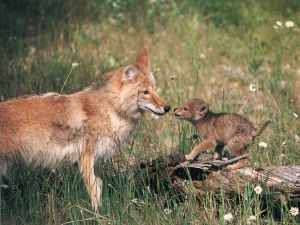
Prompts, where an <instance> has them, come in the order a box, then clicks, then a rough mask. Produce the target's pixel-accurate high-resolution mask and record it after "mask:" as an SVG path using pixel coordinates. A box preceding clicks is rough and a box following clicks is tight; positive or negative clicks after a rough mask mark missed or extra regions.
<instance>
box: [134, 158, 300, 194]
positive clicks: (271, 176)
mask: <svg viewBox="0 0 300 225" xmlns="http://www.w3.org/2000/svg"><path fill="white" fill-rule="evenodd" d="M245 157H248V155H247V154H246V155H243V156H240V157H236V158H231V159H229V160H225V161H224V160H214V159H213V157H212V155H210V154H202V155H200V156H199V157H198V158H197V160H196V161H194V162H192V163H191V162H188V161H185V158H184V156H183V155H182V154H181V153H174V154H171V155H168V156H165V157H160V158H158V159H156V160H153V161H151V162H147V163H143V164H142V165H140V166H139V171H143V170H144V169H147V171H148V172H147V176H148V177H149V178H150V180H151V179H153V180H154V181H155V182H156V183H157V182H158V181H159V182H163V181H164V180H165V179H167V178H168V179H171V180H172V182H173V185H174V186H175V187H176V188H177V189H178V190H180V191H182V192H190V191H191V189H190V188H189V187H188V186H187V185H186V184H187V180H189V179H190V178H191V179H192V182H193V185H194V187H195V188H194V190H193V191H194V192H195V194H196V195H198V196H203V195H204V194H205V193H206V192H207V191H212V192H215V193H220V192H221V191H222V192H223V193H237V194H239V193H242V192H243V191H244V188H245V187H247V186H248V185H249V184H255V185H258V184H259V185H261V186H262V187H264V193H267V194H271V195H273V196H274V197H275V198H278V199H279V198H281V197H282V195H284V196H286V197H288V198H297V199H298V198H300V178H299V174H297V173H299V172H298V171H300V166H290V167H288V166H284V167H283V166H278V167H275V166H272V167H268V168H259V169H253V168H250V167H247V168H242V169H239V170H229V171H227V170H226V171H224V170H222V168H224V167H225V166H227V165H229V164H232V163H235V162H237V161H238V160H239V159H242V158H245ZM137 174H138V173H137Z"/></svg>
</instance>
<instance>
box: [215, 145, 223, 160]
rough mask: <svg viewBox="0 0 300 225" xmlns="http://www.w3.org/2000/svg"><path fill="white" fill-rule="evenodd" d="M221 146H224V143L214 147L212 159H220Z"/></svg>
mask: <svg viewBox="0 0 300 225" xmlns="http://www.w3.org/2000/svg"><path fill="white" fill-rule="evenodd" d="M223 148H224V145H217V146H216V147H215V153H214V159H222V151H223Z"/></svg>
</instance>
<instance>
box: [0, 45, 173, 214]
mask: <svg viewBox="0 0 300 225" xmlns="http://www.w3.org/2000/svg"><path fill="white" fill-rule="evenodd" d="M155 89H156V87H155V79H154V76H153V74H152V73H151V71H150V63H149V59H148V50H147V48H142V49H140V50H139V51H138V53H137V56H136V61H135V62H134V63H132V64H129V65H127V66H124V67H121V68H119V69H117V70H116V71H114V73H113V75H112V76H111V78H110V79H109V81H108V82H107V84H106V85H105V86H104V87H103V88H101V89H92V88H90V89H85V90H83V91H80V92H76V93H73V94H70V95H60V94H57V93H47V94H45V95H41V96H33V97H28V98H19V99H14V100H10V101H6V102H2V103H0V124H1V126H0V170H1V173H2V174H3V175H5V173H6V167H7V166H6V165H7V160H14V159H15V158H16V157H21V158H22V159H23V160H24V161H25V162H27V163H28V164H40V165H43V166H45V167H51V168H52V167H55V166H57V165H59V164H60V163H62V162H65V161H69V162H78V164H79V167H80V170H81V172H82V175H83V178H84V182H85V186H86V188H87V191H88V193H89V195H90V198H91V201H92V205H93V207H94V208H95V209H97V208H98V206H99V205H100V202H101V192H102V191H101V190H102V181H101V179H100V178H97V177H95V175H94V162H95V159H97V158H98V157H101V156H103V155H105V154H112V153H114V151H115V150H116V149H118V148H120V146H122V144H124V143H125V142H126V141H127V140H128V138H129V137H130V134H131V133H132V131H133V130H134V128H135V126H136V124H137V122H138V119H139V118H140V117H141V114H142V112H143V111H145V110H146V111H150V112H153V113H155V114H157V115H163V114H165V113H166V112H168V111H169V109H170V107H169V106H168V105H167V104H166V102H165V101H164V100H163V99H162V98H161V97H160V96H159V95H158V94H157V92H156V91H155Z"/></svg>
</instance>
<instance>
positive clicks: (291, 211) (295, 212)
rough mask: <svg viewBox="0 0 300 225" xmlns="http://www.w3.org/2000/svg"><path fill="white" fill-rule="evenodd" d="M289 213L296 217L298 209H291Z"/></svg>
mask: <svg viewBox="0 0 300 225" xmlns="http://www.w3.org/2000/svg"><path fill="white" fill-rule="evenodd" d="M290 213H291V215H292V216H297V215H298V214H299V209H298V208H297V207H291V209H290Z"/></svg>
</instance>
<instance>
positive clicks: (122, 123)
mask: <svg viewBox="0 0 300 225" xmlns="http://www.w3.org/2000/svg"><path fill="white" fill-rule="evenodd" d="M110 120H111V130H110V132H109V134H107V135H99V136H98V142H97V146H96V157H101V156H104V155H108V156H110V155H112V154H114V152H115V151H116V150H118V149H119V148H120V147H121V146H122V145H124V144H126V142H127V141H128V140H129V137H130V135H131V133H132V131H133V128H134V127H135V123H134V122H133V121H129V120H125V119H123V118H122V117H119V116H118V115H117V114H111V115H110Z"/></svg>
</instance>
